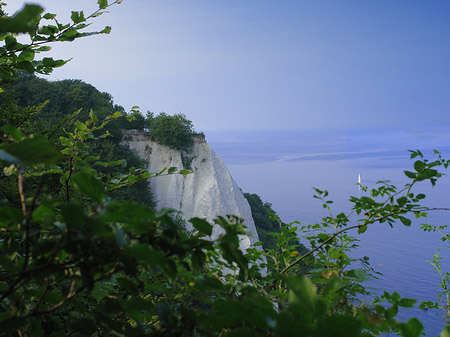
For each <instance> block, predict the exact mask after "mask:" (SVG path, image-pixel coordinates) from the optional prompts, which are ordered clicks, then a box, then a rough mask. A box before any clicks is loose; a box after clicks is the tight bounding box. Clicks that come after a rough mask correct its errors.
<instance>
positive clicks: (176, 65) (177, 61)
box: [6, 0, 450, 131]
mask: <svg viewBox="0 0 450 337" xmlns="http://www.w3.org/2000/svg"><path fill="white" fill-rule="evenodd" d="M7 2H8V3H9V5H8V6H7V7H6V10H7V11H8V12H10V13H11V12H14V11H15V10H17V9H18V8H20V7H21V6H22V5H23V3H22V2H21V1H7ZM37 2H38V3H41V4H42V5H43V6H44V7H45V9H46V11H49V12H53V13H57V14H58V17H64V16H66V17H67V15H70V10H83V9H84V10H85V12H86V13H88V12H90V11H92V10H95V8H96V1H95V0H78V1H76V2H74V1H68V0H42V1H37ZM97 21H98V22H97V23H96V24H95V26H97V27H100V26H104V25H111V26H112V27H113V30H112V33H111V34H110V35H102V36H95V37H90V38H86V39H84V40H82V41H76V42H73V43H68V44H61V45H58V46H57V45H55V46H54V48H53V50H52V53H53V55H54V56H55V57H60V58H70V57H73V60H72V61H71V62H70V63H69V64H67V65H66V66H64V67H63V68H61V69H59V70H56V71H55V72H54V74H53V75H51V76H50V77H49V78H50V79H52V80H56V79H64V78H79V79H82V80H84V81H86V82H88V83H91V84H93V85H94V86H96V87H97V88H98V89H99V90H101V91H107V92H109V93H111V94H112V96H113V97H114V100H115V102H116V103H117V104H120V105H123V106H124V107H125V108H126V109H129V108H131V106H133V105H139V106H140V107H141V111H143V112H144V113H145V112H146V111H147V110H150V111H153V112H160V111H166V112H168V113H178V112H182V113H184V114H186V115H187V116H188V117H189V118H190V119H192V120H193V122H194V125H195V126H196V129H197V130H205V131H208V130H248V129H252V130H267V129H277V130H283V129H291V130H297V129H298V130H319V129H322V130H323V129H353V128H363V129H367V128H371V129H381V128H400V129H418V128H421V127H442V126H448V125H449V124H450V123H449V122H450V113H449V110H450V94H449V89H450V1H439V0H436V1H435V0H433V1H416V0H407V1H401V0H397V1H392V0H359V1H346V0H342V1H335V0H323V1H303V0H298V1H274V0H272V1H268V0H240V1H235V0H227V1H210V0H203V1H200V0H190V1H186V0H124V2H123V3H122V4H121V5H117V6H114V7H113V8H111V10H110V13H109V14H107V15H104V16H102V17H100V18H98V20H97Z"/></svg>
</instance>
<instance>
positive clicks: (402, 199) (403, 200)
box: [397, 197, 408, 207]
mask: <svg viewBox="0 0 450 337" xmlns="http://www.w3.org/2000/svg"><path fill="white" fill-rule="evenodd" d="M407 202H408V198H406V197H400V198H398V199H397V203H398V205H399V206H400V207H403V206H405V204H406V203H407Z"/></svg>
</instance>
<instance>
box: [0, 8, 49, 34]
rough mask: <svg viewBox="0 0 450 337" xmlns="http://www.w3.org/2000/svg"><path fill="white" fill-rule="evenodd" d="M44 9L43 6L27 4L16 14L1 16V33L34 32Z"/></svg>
mask: <svg viewBox="0 0 450 337" xmlns="http://www.w3.org/2000/svg"><path fill="white" fill-rule="evenodd" d="M43 11H44V9H43V8H42V7H41V6H38V5H30V4H27V5H25V7H24V8H23V9H22V10H21V11H20V12H18V13H16V14H15V15H14V16H12V17H2V18H0V34H1V33H32V32H34V31H35V30H36V26H37V23H38V22H39V19H40V14H41V13H42V12H43Z"/></svg>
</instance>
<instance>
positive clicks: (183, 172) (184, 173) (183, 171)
mask: <svg viewBox="0 0 450 337" xmlns="http://www.w3.org/2000/svg"><path fill="white" fill-rule="evenodd" d="M179 173H180V174H182V175H184V176H186V175H188V174H191V173H194V171H189V170H184V169H183V170H181V171H180V172H179Z"/></svg>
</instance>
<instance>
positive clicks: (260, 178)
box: [206, 128, 450, 336]
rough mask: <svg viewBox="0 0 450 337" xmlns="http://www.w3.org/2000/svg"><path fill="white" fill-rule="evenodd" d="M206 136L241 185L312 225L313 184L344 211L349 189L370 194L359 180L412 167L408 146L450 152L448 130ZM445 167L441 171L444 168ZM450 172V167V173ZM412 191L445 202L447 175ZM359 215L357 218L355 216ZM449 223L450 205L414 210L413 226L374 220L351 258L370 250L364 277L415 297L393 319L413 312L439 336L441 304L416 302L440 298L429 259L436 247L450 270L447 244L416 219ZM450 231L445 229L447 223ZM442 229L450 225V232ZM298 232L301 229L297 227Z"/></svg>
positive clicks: (428, 202)
mask: <svg viewBox="0 0 450 337" xmlns="http://www.w3.org/2000/svg"><path fill="white" fill-rule="evenodd" d="M206 140H207V141H208V143H209V144H210V145H211V146H212V148H213V149H214V151H215V152H216V153H217V154H218V155H219V156H221V157H222V159H223V161H224V163H225V164H226V166H227V167H228V169H229V171H230V173H231V175H232V176H233V178H234V179H235V180H236V182H237V184H238V185H239V187H240V188H241V189H242V191H244V192H250V193H256V194H258V195H259V196H260V197H261V198H262V200H263V201H265V202H269V203H271V204H272V207H273V209H274V210H275V211H276V212H277V213H278V215H279V216H280V217H281V219H282V220H283V221H284V222H293V221H300V222H301V224H302V225H306V224H314V223H317V222H320V221H321V218H323V217H325V216H327V215H328V213H327V211H326V210H324V208H323V207H322V203H321V202H320V201H319V200H318V199H316V198H314V197H313V195H314V193H315V191H314V189H313V187H314V188H318V189H320V190H327V191H328V192H329V197H328V199H329V200H332V201H334V203H333V204H332V211H333V213H334V214H335V215H336V214H338V213H341V212H344V213H346V214H347V213H349V212H350V211H351V208H352V204H351V203H350V202H349V199H350V196H356V197H360V196H363V195H367V194H366V193H365V192H364V191H362V190H361V188H360V187H359V185H358V177H361V184H362V185H364V186H367V187H369V188H372V187H375V186H376V185H377V182H378V181H381V180H388V181H389V182H390V183H391V184H393V185H396V186H398V187H402V186H404V184H406V183H407V182H408V179H407V178H406V176H405V174H404V171H405V170H410V171H414V169H413V164H414V161H415V160H417V159H413V160H412V159H411V158H410V154H411V152H409V150H420V151H421V152H422V153H423V154H424V155H425V157H426V158H428V159H429V160H434V159H435V155H434V150H437V151H439V152H441V153H442V156H443V158H446V159H450V129H444V128H435V129H422V130H349V131H332V130H328V131H320V132H317V131H315V132H311V131H245V132H239V131H223V132H218V131H215V132H209V133H206ZM443 170H444V173H445V169H443ZM449 171H450V168H449ZM447 174H449V175H450V172H447ZM412 192H413V193H416V194H418V193H424V194H425V195H426V198H425V199H424V200H423V205H424V206H428V207H439V208H450V178H449V176H447V175H444V176H443V177H442V178H440V179H439V180H438V181H437V183H436V185H435V186H432V185H431V184H430V182H420V183H418V184H417V185H416V186H415V187H414V188H413V190H412ZM355 220H356V219H355ZM423 223H428V224H434V225H450V211H434V212H430V214H429V215H428V217H427V218H426V219H424V218H421V219H415V218H414V217H412V224H411V226H404V225H403V224H401V223H397V224H395V225H394V226H393V228H391V227H390V226H389V225H388V224H379V223H375V224H373V225H371V226H369V228H368V230H367V231H366V232H365V233H364V234H361V235H358V234H357V233H356V232H354V233H353V234H354V236H355V237H357V239H358V240H359V243H358V245H359V247H358V248H357V249H355V250H354V251H353V252H352V256H353V257H357V258H363V257H364V256H367V257H369V259H370V260H369V262H370V265H371V267H372V268H374V270H376V271H377V272H379V273H381V274H380V275H378V276H377V277H378V279H373V280H371V281H368V282H367V283H366V286H367V287H369V288H370V289H372V290H373V291H374V292H375V293H377V294H381V293H382V291H384V290H386V291H388V292H390V293H392V292H394V291H396V292H398V293H399V294H400V295H401V296H402V297H407V298H415V299H417V300H418V302H417V304H416V306H415V307H414V308H411V309H405V310H400V312H399V315H398V318H399V319H400V320H402V321H407V320H408V319H409V318H411V317H416V318H418V319H420V321H421V322H422V323H423V324H424V327H425V332H426V335H427V336H437V335H439V333H440V332H441V331H442V327H443V326H444V325H445V321H444V319H443V318H442V315H441V312H440V311H439V310H428V311H425V310H422V309H419V308H418V303H420V302H421V301H437V295H438V294H439V293H440V292H441V290H442V289H441V288H440V286H439V283H440V280H441V279H440V276H439V273H438V272H437V271H436V270H434V269H433V267H432V265H431V264H430V263H429V262H427V261H430V260H431V259H432V256H433V255H434V254H436V252H437V250H436V249H437V248H440V252H439V254H440V256H441V257H442V260H441V264H442V270H443V272H444V273H445V272H448V271H450V249H448V247H449V246H450V243H448V242H447V243H445V242H442V241H441V235H440V234H439V233H433V232H424V231H423V230H422V229H420V226H421V224H423ZM448 231H450V229H449V230H448ZM448 231H447V232H448ZM299 235H301V234H299Z"/></svg>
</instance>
